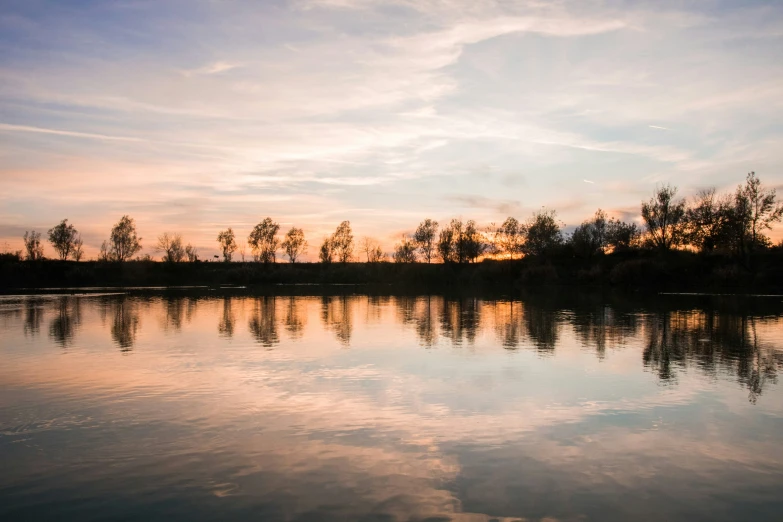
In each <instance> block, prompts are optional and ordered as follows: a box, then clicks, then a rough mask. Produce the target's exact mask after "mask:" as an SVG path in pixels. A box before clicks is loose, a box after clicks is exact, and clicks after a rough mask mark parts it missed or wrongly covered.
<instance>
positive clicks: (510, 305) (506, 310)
mask: <svg viewBox="0 0 783 522" xmlns="http://www.w3.org/2000/svg"><path fill="white" fill-rule="evenodd" d="M489 306H490V308H491V312H492V317H493V320H494V323H495V334H496V335H497V337H498V340H499V341H500V344H501V345H503V347H504V348H506V349H509V350H514V349H516V348H517V347H518V346H519V345H520V344H521V343H522V340H523V339H522V338H523V335H524V332H523V326H522V320H523V318H524V316H525V309H524V307H523V305H522V303H520V302H518V301H516V302H515V301H498V302H495V303H491V304H490V305H489Z"/></svg>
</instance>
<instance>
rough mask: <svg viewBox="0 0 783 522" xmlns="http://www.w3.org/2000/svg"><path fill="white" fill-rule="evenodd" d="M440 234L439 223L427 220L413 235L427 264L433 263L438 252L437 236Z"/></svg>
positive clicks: (420, 224)
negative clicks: (433, 258)
mask: <svg viewBox="0 0 783 522" xmlns="http://www.w3.org/2000/svg"><path fill="white" fill-rule="evenodd" d="M437 233H438V222H437V221H433V220H432V219H425V220H424V221H422V222H421V223H419V226H418V228H416V232H415V233H414V234H413V241H414V242H415V244H416V247H417V248H418V249H419V252H421V255H422V257H423V258H424V259H425V260H426V261H427V263H431V262H432V257H433V256H434V255H435V253H436V251H437V244H436V239H435V235H436V234H437Z"/></svg>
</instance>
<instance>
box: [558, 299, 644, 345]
mask: <svg viewBox="0 0 783 522" xmlns="http://www.w3.org/2000/svg"><path fill="white" fill-rule="evenodd" d="M573 325H574V332H575V333H576V336H577V338H578V339H579V340H580V341H581V343H582V344H583V345H584V346H585V347H590V348H593V349H594V350H595V352H596V354H597V355H598V357H601V358H603V357H604V356H605V354H606V348H607V347H612V348H619V347H621V346H623V344H624V343H625V339H626V338H628V337H633V336H634V335H636V332H637V330H638V329H639V326H640V325H639V317H638V316H637V315H636V314H623V313H618V312H617V311H616V310H614V309H613V308H611V307H609V306H606V305H604V304H603V303H599V304H597V305H592V306H589V307H588V308H586V309H576V310H575V311H574V317H573Z"/></svg>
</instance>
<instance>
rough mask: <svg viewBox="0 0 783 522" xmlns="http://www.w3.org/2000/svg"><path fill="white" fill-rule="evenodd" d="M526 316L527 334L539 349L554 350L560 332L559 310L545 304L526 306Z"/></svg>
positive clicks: (542, 350)
mask: <svg viewBox="0 0 783 522" xmlns="http://www.w3.org/2000/svg"><path fill="white" fill-rule="evenodd" d="M524 317H525V326H526V328H527V334H528V336H529V337H530V339H531V340H532V341H533V344H535V346H536V348H537V349H538V351H539V352H542V353H549V352H552V351H554V349H555V346H556V345H557V341H558V337H559V334H560V331H559V330H560V325H559V321H558V312H557V311H555V310H551V309H549V308H544V307H543V306H526V307H525V314H524Z"/></svg>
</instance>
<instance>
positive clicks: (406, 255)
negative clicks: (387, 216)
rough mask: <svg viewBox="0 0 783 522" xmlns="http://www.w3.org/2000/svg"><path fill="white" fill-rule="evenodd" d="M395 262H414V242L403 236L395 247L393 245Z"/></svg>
mask: <svg viewBox="0 0 783 522" xmlns="http://www.w3.org/2000/svg"><path fill="white" fill-rule="evenodd" d="M394 262H395V263H415V262H416V243H414V242H413V241H411V240H410V239H408V238H407V237H405V236H403V238H402V241H400V242H399V243H398V244H397V246H396V247H394Z"/></svg>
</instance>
